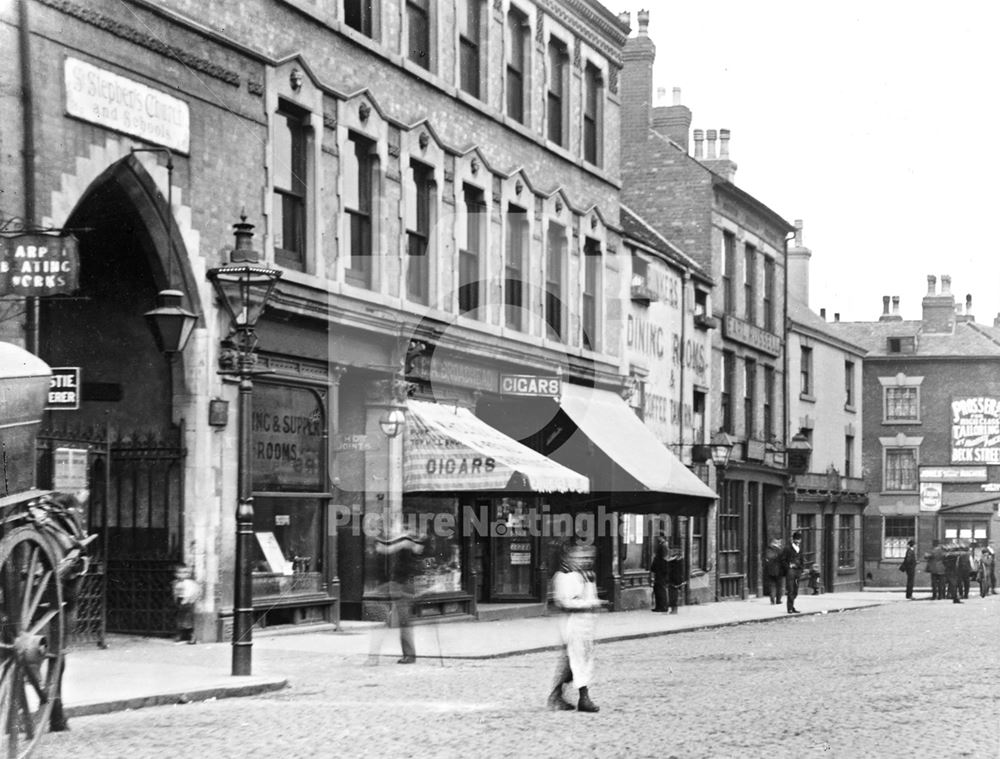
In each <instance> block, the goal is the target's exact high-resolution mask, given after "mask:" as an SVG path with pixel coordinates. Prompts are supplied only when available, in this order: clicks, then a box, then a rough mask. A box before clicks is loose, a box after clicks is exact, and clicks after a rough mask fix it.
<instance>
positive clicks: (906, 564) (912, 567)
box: [899, 540, 917, 600]
mask: <svg viewBox="0 0 1000 759" xmlns="http://www.w3.org/2000/svg"><path fill="white" fill-rule="evenodd" d="M913 545H914V543H913V541H912V540H909V541H907V543H906V556H904V557H903V563H902V564H900V565H899V569H900V571H901V572H906V597H907V598H909V599H911V600H912V599H913V578H914V577H916V575H917V553H916V551H914V550H913Z"/></svg>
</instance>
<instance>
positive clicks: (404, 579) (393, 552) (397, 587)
mask: <svg viewBox="0 0 1000 759" xmlns="http://www.w3.org/2000/svg"><path fill="white" fill-rule="evenodd" d="M375 548H376V550H377V551H378V552H379V553H381V554H385V555H386V556H387V557H388V563H389V571H388V577H389V580H388V582H386V583H383V584H382V585H381V586H380V587H379V589H378V590H379V594H380V595H383V596H385V597H386V598H387V599H388V601H387V603H386V604H385V605H384V606H383V608H382V612H383V614H384V615H385V623H386V627H385V628H382V629H381V630H379V631H377V632H373V633H372V637H371V647H370V648H369V653H368V664H370V665H374V664H378V663H379V656H380V654H381V651H382V639H383V637H384V636H385V630H386V629H387V628H389V627H392V626H394V625H395V626H396V627H398V628H399V646H400V649H401V650H402V653H403V656H402V658H400V659H398V660H397V662H396V663H397V664H413V663H414V662H416V660H417V649H416V646H415V645H414V643H413V604H414V602H415V601H416V597H417V594H416V579H417V577H418V576H419V575H420V574H421V573H422V570H423V562H422V560H421V558H420V556H421V554H422V553H423V552H424V541H423V539H422V538H420V537H419V536H417V535H415V534H413V533H406V534H405V535H400V536H398V537H396V538H392V539H389V540H382V539H380V540H378V541H377V542H376V544H375Z"/></svg>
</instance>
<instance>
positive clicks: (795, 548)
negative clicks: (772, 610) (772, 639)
mask: <svg viewBox="0 0 1000 759" xmlns="http://www.w3.org/2000/svg"><path fill="white" fill-rule="evenodd" d="M781 571H782V572H783V573H784V575H785V597H786V598H785V608H786V611H787V612H788V613H789V614H798V613H799V610H798V609H796V608H795V599H796V598H797V597H798V595H799V578H800V577H801V576H802V533H801V532H799V531H798V530H796V531H795V532H793V533H792V539H791V542H789V544H788V545H787V546H785V549H784V550H783V551H782V552H781Z"/></svg>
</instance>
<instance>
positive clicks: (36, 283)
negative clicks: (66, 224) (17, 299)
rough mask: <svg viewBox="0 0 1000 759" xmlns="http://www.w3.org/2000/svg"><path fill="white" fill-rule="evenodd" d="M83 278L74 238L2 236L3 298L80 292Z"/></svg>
mask: <svg viewBox="0 0 1000 759" xmlns="http://www.w3.org/2000/svg"><path fill="white" fill-rule="evenodd" d="M79 275H80V251H79V246H78V244H77V239H76V238H75V237H73V235H67V236H65V237H57V236H55V235H47V234H41V233H30V234H18V235H12V236H6V235H4V236H0V295H21V296H29V295H30V296H39V295H67V294H69V293H73V292H76V290H77V287H78V286H79V279H80V277H79Z"/></svg>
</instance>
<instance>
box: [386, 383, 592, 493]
mask: <svg viewBox="0 0 1000 759" xmlns="http://www.w3.org/2000/svg"><path fill="white" fill-rule="evenodd" d="M403 451H404V452H403V492H405V493H420V492H455V491H480V490H518V491H523V492H534V493H587V492H589V489H590V488H589V482H588V480H587V478H586V477H584V476H583V475H581V474H577V473H576V472H574V471H573V470H572V469H568V468H567V467H565V466H563V465H562V464H557V463H556V462H555V461H552V460H551V459H548V458H546V457H545V456H543V455H542V454H540V453H538V452H536V451H533V450H531V449H530V448H528V447H527V446H524V445H522V444H521V443H519V442H517V441H516V440H514V439H512V438H509V437H507V436H506V435H504V434H503V433H502V432H500V431H499V430H496V429H494V428H493V427H490V426H489V425H488V424H486V422H484V421H482V420H481V419H479V418H478V417H476V416H475V415H474V414H473V413H472V412H471V411H469V410H468V409H464V408H459V407H457V406H452V405H446V404H438V403H431V402H429V401H415V400H411V401H409V402H408V404H407V413H406V439H405V441H404V449H403Z"/></svg>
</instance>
